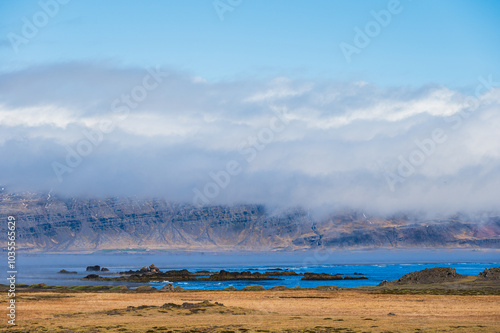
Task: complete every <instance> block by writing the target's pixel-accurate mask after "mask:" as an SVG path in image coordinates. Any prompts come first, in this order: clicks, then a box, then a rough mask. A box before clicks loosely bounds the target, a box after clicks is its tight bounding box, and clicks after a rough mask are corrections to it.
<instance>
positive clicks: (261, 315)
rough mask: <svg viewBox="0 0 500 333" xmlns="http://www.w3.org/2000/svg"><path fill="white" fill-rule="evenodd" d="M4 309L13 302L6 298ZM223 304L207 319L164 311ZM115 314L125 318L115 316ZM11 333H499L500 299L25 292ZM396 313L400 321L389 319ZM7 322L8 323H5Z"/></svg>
mask: <svg viewBox="0 0 500 333" xmlns="http://www.w3.org/2000/svg"><path fill="white" fill-rule="evenodd" d="M0 299H1V302H2V307H3V306H5V305H6V295H2V296H1V298H0ZM204 300H209V301H210V302H212V303H214V302H219V303H223V304H224V307H218V306H217V307H209V308H207V309H206V310H202V311H200V312H191V311H189V310H185V309H173V310H165V309H161V308H156V307H155V308H146V309H140V310H137V309H136V310H133V311H126V309H127V307H128V306H134V307H138V306H141V305H150V306H161V305H162V304H164V303H176V304H182V303H184V302H191V303H197V302H201V301H204ZM4 308H5V307H4ZM110 310H118V311H115V312H112V311H111V312H110ZM17 311H18V312H17V322H18V326H17V327H15V328H13V327H9V326H8V325H7V322H6V320H5V319H4V320H3V322H2V323H0V330H2V331H4V332H5V331H8V332H168V331H172V332H224V331H225V332H231V331H233V332H285V331H286V330H289V332H438V331H440V332H500V296H499V295H486V296H457V295H386V294H372V293H369V292H367V291H361V290H339V291H317V290H290V291H269V290H268V291H256V292H251V291H248V292H243V291H231V292H229V291H202V292H178V293H173V292H155V293H133V292H128V293H112V292H95V293H90V292H89V293H85V292H82V293H66V292H65V293H61V292H49V291H47V292H26V293H22V294H21V295H19V297H18V299H17ZM389 312H392V313H394V314H395V315H394V316H392V315H391V316H390V315H388V313H389ZM3 318H6V316H4V317H3Z"/></svg>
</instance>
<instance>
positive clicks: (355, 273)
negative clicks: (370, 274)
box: [353, 272, 363, 275]
mask: <svg viewBox="0 0 500 333" xmlns="http://www.w3.org/2000/svg"><path fill="white" fill-rule="evenodd" d="M353 275H363V273H357V272H354V274H353Z"/></svg>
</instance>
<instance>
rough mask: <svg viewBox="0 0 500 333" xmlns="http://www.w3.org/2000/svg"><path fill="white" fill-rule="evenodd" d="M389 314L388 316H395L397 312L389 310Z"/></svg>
mask: <svg viewBox="0 0 500 333" xmlns="http://www.w3.org/2000/svg"><path fill="white" fill-rule="evenodd" d="M387 315H388V316H395V315H396V314H395V313H392V312H389V313H388V314H387Z"/></svg>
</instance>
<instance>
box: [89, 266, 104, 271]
mask: <svg viewBox="0 0 500 333" xmlns="http://www.w3.org/2000/svg"><path fill="white" fill-rule="evenodd" d="M100 270H101V266H99V265H95V266H87V269H86V271H87V272H99V271H100Z"/></svg>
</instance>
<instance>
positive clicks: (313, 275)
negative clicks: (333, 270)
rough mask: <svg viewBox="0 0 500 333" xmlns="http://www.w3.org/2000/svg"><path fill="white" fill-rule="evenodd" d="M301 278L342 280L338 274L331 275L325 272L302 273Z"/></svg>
mask: <svg viewBox="0 0 500 333" xmlns="http://www.w3.org/2000/svg"><path fill="white" fill-rule="evenodd" d="M301 280H316V281H321V280H342V276H339V275H331V274H326V273H310V272H307V273H304V277H303V278H302V279H301Z"/></svg>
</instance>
